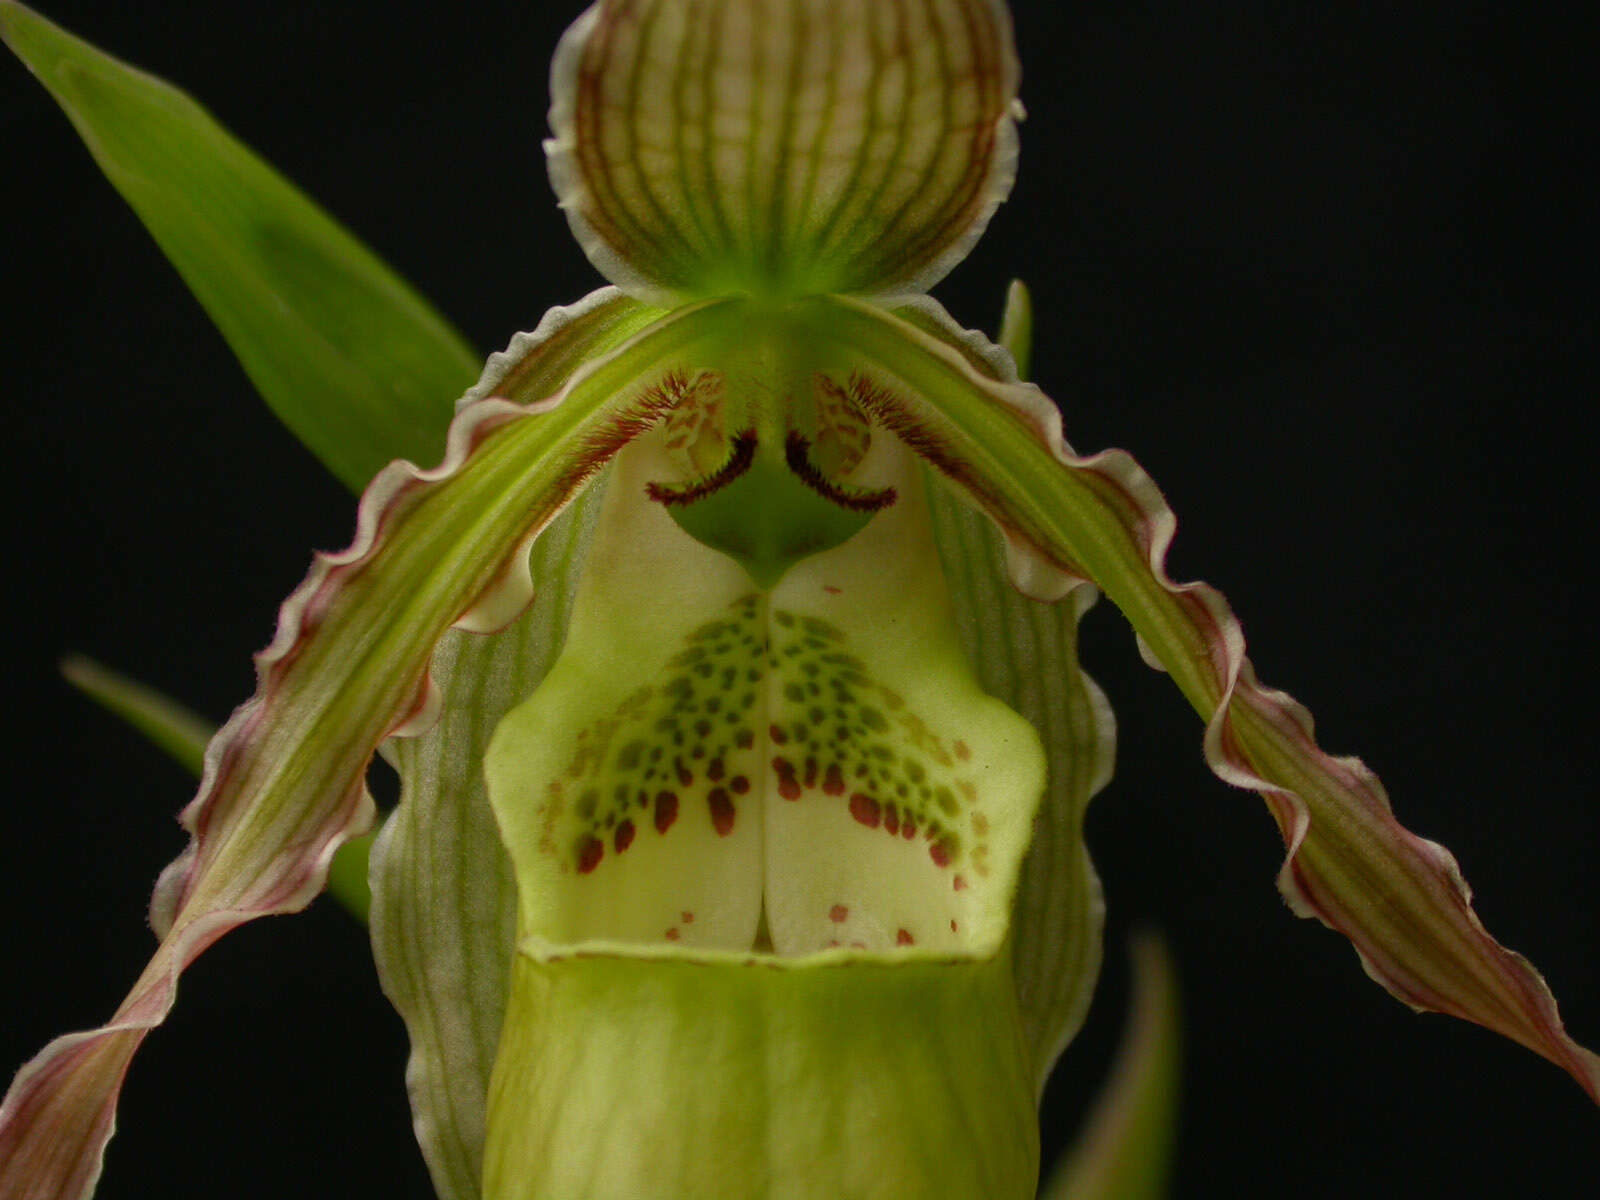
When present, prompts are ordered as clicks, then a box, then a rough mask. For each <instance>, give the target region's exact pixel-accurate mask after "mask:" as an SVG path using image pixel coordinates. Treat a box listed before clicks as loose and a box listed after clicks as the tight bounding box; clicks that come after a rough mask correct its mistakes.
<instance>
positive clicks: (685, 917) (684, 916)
mask: <svg viewBox="0 0 1600 1200" xmlns="http://www.w3.org/2000/svg"><path fill="white" fill-rule="evenodd" d="M678 920H680V921H682V922H683V923H684V924H685V925H693V924H694V914H693V913H692V912H690V911H689V910H688V909H684V910H683V912H682V913H681V914H680V915H679V917H678Z"/></svg>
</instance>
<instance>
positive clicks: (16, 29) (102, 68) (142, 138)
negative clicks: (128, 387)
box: [0, 0, 478, 490]
mask: <svg viewBox="0 0 1600 1200" xmlns="http://www.w3.org/2000/svg"><path fill="white" fill-rule="evenodd" d="M0 36H3V37H4V39H5V41H6V44H7V45H9V46H10V47H11V48H12V49H13V50H15V51H16V53H17V55H18V56H19V57H20V58H21V59H22V60H23V61H24V62H25V63H27V64H28V67H29V68H30V69H31V70H32V71H33V72H34V74H35V75H37V76H38V77H39V81H40V82H41V83H43V84H44V85H45V87H46V88H48V89H49V90H50V93H51V95H52V96H54V97H55V99H56V101H57V103H59V104H60V105H61V107H62V109H63V110H64V111H65V112H66V114H67V116H68V117H69V118H71V120H72V123H73V124H74V125H75V126H76V127H77V130H78V133H79V134H80V135H81V136H82V137H83V140H84V143H85V145H86V146H87V147H88V148H89V151H90V153H91V154H93V155H94V158H95V161H96V162H97V163H98V164H99V165H100V169H101V170H103V171H104V172H105V174H106V177H107V178H108V179H109V180H110V181H111V182H112V184H114V185H115V186H116V188H117V190H118V191H119V192H121V193H122V196H123V198H124V199H126V200H127V201H128V203H129V204H130V205H132V206H133V209H134V211H135V212H136V213H138V215H139V219H140V220H141V221H143V222H144V224H145V226H146V228H148V229H149V230H150V233H151V234H152V235H153V236H154V237H155V239H156V241H157V243H158V244H159V245H160V246H161V249H162V250H163V251H164V252H165V254H166V255H167V257H168V258H169V259H170V260H171V261H172V264H173V266H175V267H176V268H177V269H178V273H179V274H180V275H182V276H183V278H184V281H185V282H186V283H188V285H189V287H190V289H191V290H193V292H194V294H195V297H196V298H197V299H198V300H199V301H200V303H201V304H202V305H204V306H205V309H206V312H207V313H209V314H210V316H211V319H212V320H213V321H215V322H216V324H217V328H218V329H219V330H220V331H221V332H222V335H223V337H225V338H226V339H227V341H228V344H229V345H230V346H231V347H232V348H233V352H234V353H235V354H237V355H238V356H239V362H240V364H241V365H242V366H243V367H244V369H245V373H246V374H248V375H249V376H250V379H251V382H253V383H254V384H255V385H256V388H257V389H258V390H259V391H260V392H261V394H262V396H263V397H265V399H266V401H267V403H268V404H269V405H270V406H271V407H272V410H273V411H274V412H275V413H277V414H278V416H279V418H280V419H281V420H282V421H283V422H284V424H286V425H287V426H288V427H289V428H290V429H291V430H292V431H293V432H294V433H295V435H296V436H297V437H299V438H300V440H301V441H302V442H304V443H305V444H306V446H307V447H308V448H309V449H310V450H311V452H312V453H313V454H315V455H316V456H317V457H318V458H319V459H321V460H322V462H323V463H325V464H326V465H327V466H328V468H329V469H330V470H331V471H332V472H333V473H334V474H335V475H337V476H338V477H339V478H340V479H341V480H342V481H343V482H344V483H345V484H346V485H347V486H349V487H350V488H351V489H352V490H359V489H360V488H362V487H364V486H366V484H367V482H368V481H369V480H370V479H371V478H372V477H373V476H374V475H375V474H377V472H378V470H379V469H380V468H381V467H382V466H383V465H384V464H385V463H387V462H389V461H390V460H392V459H397V458H405V459H410V460H412V461H415V462H434V461H437V460H438V458H439V456H440V454H442V453H443V451H444V436H445V429H446V426H447V425H448V424H449V421H450V402H451V401H452V400H453V399H454V398H455V397H457V396H459V395H460V394H461V389H462V388H464V387H465V386H466V385H467V384H468V383H469V382H471V380H472V377H473V374H474V372H475V371H476V370H477V367H478V360H477V357H476V356H475V355H474V354H473V352H472V350H471V349H470V348H469V347H468V346H467V344H466V342H464V341H463V340H462V338H461V336H460V335H459V334H458V333H456V332H455V330H453V329H452V328H450V326H449V325H448V323H446V322H445V320H444V319H443V318H442V317H441V316H439V314H438V313H437V312H435V311H434V310H433V308H432V307H430V306H429V305H428V304H427V303H426V302H425V301H424V300H423V299H422V298H421V297H419V296H418V295H417V294H416V293H415V292H413V291H412V290H411V289H410V287H409V286H407V284H406V283H405V282H404V281H403V280H402V279H400V278H399V276H397V275H396V274H395V273H394V272H393V271H392V270H390V269H389V268H388V267H387V266H385V265H384V264H383V263H382V262H381V261H380V260H379V259H378V258H377V257H376V256H375V255H373V253H372V252H371V251H370V250H368V249H367V248H366V247H365V246H363V245H362V244H361V243H360V242H358V241H357V240H356V239H355V238H353V237H352V236H351V235H350V234H349V233H348V232H347V231H346V230H345V229H344V228H343V227H342V226H340V225H339V224H338V223H337V222H336V221H334V220H333V219H332V218H331V217H329V216H328V215H327V214H326V213H325V212H323V211H322V210H321V209H319V208H318V207H317V206H316V205H315V204H313V203H312V202H311V201H310V200H308V199H307V198H306V197H305V196H304V195H303V194H302V193H301V192H300V191H299V190H298V189H297V188H295V187H294V185H293V184H291V183H289V182H288V181H287V180H285V179H284V178H283V177H282V176H280V175H279V174H277V172H275V171H274V170H273V169H272V168H271V167H270V166H269V165H267V163H265V162H263V161H262V160H261V159H260V158H258V157H257V156H256V155H255V154H253V153H252V152H251V151H250V150H249V149H248V148H247V147H245V146H244V145H242V144H241V143H240V142H239V141H238V140H237V139H235V138H234V137H233V136H232V135H230V134H229V133H228V132H227V131H226V130H224V129H223V128H222V127H221V126H219V125H218V124H217V123H216V122H215V121H214V120H212V118H211V117H210V116H209V115H208V114H207V113H206V112H205V110H204V109H202V108H201V107H200V106H199V105H197V104H196V103H195V102H194V101H193V100H191V99H190V98H189V97H188V96H186V95H184V94H183V93H182V92H180V91H178V90H177V89H176V88H174V87H172V86H171V85H170V84H167V83H165V82H163V81H162V80H160V79H157V78H155V77H154V76H152V75H147V74H145V73H144V72H142V71H138V70H135V69H134V68H132V67H129V66H128V65H127V64H125V63H122V62H119V61H117V60H116V59H114V58H111V57H110V56H109V55H106V54H103V53H101V52H100V51H99V50H96V49H95V48H94V47H93V46H90V45H89V44H88V43H86V42H83V41H80V40H79V39H77V38H75V37H73V36H72V35H71V34H70V33H68V32H66V31H65V30H63V29H61V28H59V27H58V26H56V25H53V24H51V23H50V22H49V21H46V20H45V19H44V18H43V17H41V16H39V15H38V14H37V13H34V12H32V11H31V10H29V9H28V8H26V7H24V6H23V5H21V4H17V3H14V0H0ZM13 186H21V182H20V179H19V180H18V181H17V182H16V183H14V184H13ZM194 382H195V384H196V385H197V386H205V384H204V382H203V381H194Z"/></svg>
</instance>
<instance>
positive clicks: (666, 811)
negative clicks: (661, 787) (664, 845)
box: [656, 792, 678, 833]
mask: <svg viewBox="0 0 1600 1200" xmlns="http://www.w3.org/2000/svg"><path fill="white" fill-rule="evenodd" d="M677 819H678V793H677V792H657V793H656V832H657V833H665V832H666V831H667V830H669V829H671V828H672V823H673V822H674V821H676V820H677Z"/></svg>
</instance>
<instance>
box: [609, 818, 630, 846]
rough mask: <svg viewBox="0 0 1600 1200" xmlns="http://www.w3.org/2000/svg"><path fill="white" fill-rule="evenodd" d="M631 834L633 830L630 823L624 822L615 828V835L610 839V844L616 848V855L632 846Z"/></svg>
mask: <svg viewBox="0 0 1600 1200" xmlns="http://www.w3.org/2000/svg"><path fill="white" fill-rule="evenodd" d="M633 834H634V828H633V822H632V821H624V822H623V823H622V824H621V825H618V826H617V833H616V836H615V837H614V838H613V839H612V844H613V845H614V846H616V848H617V853H618V854H621V853H622V852H623V851H624V850H626V849H627V848H628V847H629V846H631V845H633Z"/></svg>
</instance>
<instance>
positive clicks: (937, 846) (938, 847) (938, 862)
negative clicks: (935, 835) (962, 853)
mask: <svg viewBox="0 0 1600 1200" xmlns="http://www.w3.org/2000/svg"><path fill="white" fill-rule="evenodd" d="M950 850H951V846H950V842H949V839H947V838H940V839H939V840H938V841H936V842H933V843H931V844H930V845H929V846H928V857H929V858H931V859H933V862H934V865H935V866H940V867H948V866H949V865H950Z"/></svg>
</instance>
